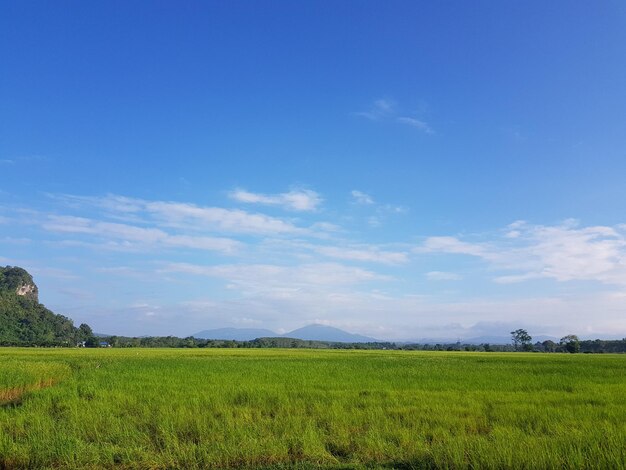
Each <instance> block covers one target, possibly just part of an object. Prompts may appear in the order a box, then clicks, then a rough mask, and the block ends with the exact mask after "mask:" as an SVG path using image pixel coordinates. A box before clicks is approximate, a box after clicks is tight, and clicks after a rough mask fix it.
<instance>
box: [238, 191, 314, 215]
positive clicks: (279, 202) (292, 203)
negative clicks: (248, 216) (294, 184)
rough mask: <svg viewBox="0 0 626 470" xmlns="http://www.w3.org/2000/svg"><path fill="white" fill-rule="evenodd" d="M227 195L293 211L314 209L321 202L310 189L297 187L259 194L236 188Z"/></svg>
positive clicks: (249, 202) (251, 202) (252, 202)
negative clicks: (290, 189)
mask: <svg viewBox="0 0 626 470" xmlns="http://www.w3.org/2000/svg"><path fill="white" fill-rule="evenodd" d="M229 195H230V197H231V198H232V199H234V200H236V201H239V202H245V203H248V204H265V205H271V206H280V207H283V208H284V209H288V210H293V211H314V210H316V209H317V208H318V206H319V205H320V204H321V203H322V198H321V197H320V195H319V194H318V193H316V192H315V191H311V190H310V189H297V190H292V191H289V192H287V193H280V194H260V193H252V192H249V191H246V190H244V189H236V190H234V191H231V192H230V194H229Z"/></svg>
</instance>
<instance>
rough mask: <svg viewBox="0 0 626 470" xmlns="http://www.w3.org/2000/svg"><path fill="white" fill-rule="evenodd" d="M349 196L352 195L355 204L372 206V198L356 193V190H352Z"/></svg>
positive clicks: (362, 193)
mask: <svg viewBox="0 0 626 470" xmlns="http://www.w3.org/2000/svg"><path fill="white" fill-rule="evenodd" d="M350 194H351V195H352V198H353V199H354V202H355V203H357V204H365V205H371V204H374V199H373V198H372V196H370V195H369V194H366V193H364V192H362V191H358V190H356V189H353V190H352V191H351V192H350Z"/></svg>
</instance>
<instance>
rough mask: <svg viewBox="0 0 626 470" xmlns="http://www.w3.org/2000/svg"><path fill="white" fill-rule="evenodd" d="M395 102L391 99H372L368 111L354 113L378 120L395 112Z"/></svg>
mask: <svg viewBox="0 0 626 470" xmlns="http://www.w3.org/2000/svg"><path fill="white" fill-rule="evenodd" d="M395 108H396V103H395V102H394V101H392V100H389V99H385V98H381V99H377V100H374V103H372V105H371V107H370V109H369V110H368V111H360V112H357V113H354V114H355V115H357V116H361V117H364V118H366V119H370V120H372V121H378V120H380V119H383V118H386V117H388V116H390V115H392V114H394V113H395Z"/></svg>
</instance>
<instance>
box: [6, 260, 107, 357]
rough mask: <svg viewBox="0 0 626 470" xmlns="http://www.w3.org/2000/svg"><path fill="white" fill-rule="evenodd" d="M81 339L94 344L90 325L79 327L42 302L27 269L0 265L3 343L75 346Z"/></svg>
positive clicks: (8, 344) (13, 344)
mask: <svg viewBox="0 0 626 470" xmlns="http://www.w3.org/2000/svg"><path fill="white" fill-rule="evenodd" d="M82 341H87V342H89V343H90V344H92V343H93V344H95V338H93V333H92V331H91V328H90V327H89V326H88V325H85V324H83V325H80V327H78V328H76V327H75V326H74V323H73V322H72V320H70V319H69V318H67V317H65V316H63V315H57V314H55V313H54V312H52V311H50V310H48V309H47V308H46V307H45V306H44V305H42V304H40V303H39V299H38V289H37V286H36V285H35V283H34V281H33V278H32V276H31V275H30V274H29V273H28V272H27V271H26V270H24V269H22V268H18V267H12V266H6V267H4V268H2V267H0V346H75V345H76V344H77V343H78V342H82Z"/></svg>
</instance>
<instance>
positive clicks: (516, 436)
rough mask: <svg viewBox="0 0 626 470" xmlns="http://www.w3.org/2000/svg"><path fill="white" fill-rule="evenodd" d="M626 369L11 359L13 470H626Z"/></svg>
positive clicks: (330, 353) (461, 357)
mask: <svg viewBox="0 0 626 470" xmlns="http://www.w3.org/2000/svg"><path fill="white" fill-rule="evenodd" d="M624 462H626V356H618V355H564V354H511V353H510V354H488V353H453V352H445V353H432V352H406V351H334V350H325V351H313V350H272V349H263V350H258V349H257V350H242V349H234V350H232V349H222V350H216V349H195V350H194V349H191V350H182V349H168V350H164V349H158V350H154V349H98V350H87V349H76V350H64V349H53V350H50V349H48V350H44V349H17V348H4V349H0V468H113V467H114V468H154V469H157V468H229V467H237V468H318V467H324V468H326V467H328V468H363V467H368V468H381V467H384V468H540V469H541V468H607V469H608V468H610V469H615V468H625V465H626V464H625V463H624Z"/></svg>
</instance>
